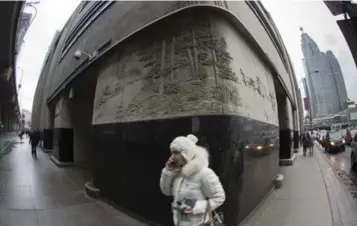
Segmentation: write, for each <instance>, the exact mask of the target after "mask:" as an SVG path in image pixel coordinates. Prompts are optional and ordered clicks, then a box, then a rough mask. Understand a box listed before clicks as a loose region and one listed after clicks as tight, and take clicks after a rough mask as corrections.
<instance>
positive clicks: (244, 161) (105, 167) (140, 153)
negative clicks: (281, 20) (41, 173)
mask: <svg viewBox="0 0 357 226" xmlns="http://www.w3.org/2000/svg"><path fill="white" fill-rule="evenodd" d="M297 92H298V89H297V82H296V78H295V76H294V72H293V69H292V64H291V61H290V58H289V56H288V54H287V51H286V48H285V46H284V44H283V42H282V39H281V37H280V35H279V33H278V31H277V28H276V27H275V25H274V23H273V21H272V19H271V17H270V15H269V13H268V12H266V10H265V9H264V7H263V5H262V4H261V3H260V2H248V1H247V2H231V1H214V2H213V1H199V2H198V1H185V2H173V1H162V2H147V1H143V2H123V1H119V2H103V1H97V2H82V3H81V4H80V5H79V6H78V8H77V9H76V10H75V12H74V13H73V14H72V16H71V17H70V19H69V20H68V21H67V23H66V25H65V26H64V28H63V30H62V32H61V35H60V37H59V39H58V42H57V43H56V47H55V48H54V49H53V51H52V52H51V53H50V54H49V58H48V61H47V63H46V64H45V65H44V67H43V70H42V73H41V76H40V79H39V82H38V85H37V89H36V94H35V98H34V106H35V105H36V107H34V109H33V119H32V121H33V127H34V128H38V129H40V130H41V131H42V132H43V134H44V136H43V137H44V140H43V142H44V146H46V147H47V148H48V149H51V148H52V149H53V154H52V160H53V161H54V162H55V163H56V164H57V165H59V166H61V165H68V164H72V163H74V164H76V165H79V166H86V167H88V168H90V169H91V172H92V176H93V183H92V187H95V188H96V189H98V190H96V191H99V194H100V196H102V197H104V198H106V199H107V200H111V201H112V202H113V203H115V204H116V205H118V206H119V207H120V209H121V210H124V211H127V212H130V213H132V214H133V216H135V217H137V218H139V219H142V220H143V221H149V222H155V223H158V224H161V225H172V214H171V210H170V198H167V197H164V196H163V195H162V194H161V192H160V189H159V178H160V173H161V170H162V168H163V167H164V164H165V162H166V160H167V158H168V157H169V155H170V153H169V144H170V142H171V141H172V140H173V139H174V138H175V137H176V136H179V135H185V134H189V133H193V134H195V135H196V136H197V137H198V138H199V144H200V145H202V146H204V147H206V148H207V149H208V150H209V152H210V155H211V163H210V165H211V167H212V168H213V170H214V171H215V172H216V173H217V174H218V175H219V177H220V180H221V181H222V184H223V186H224V189H225V191H226V195H227V199H226V202H225V203H224V206H223V207H222V210H223V212H224V218H225V221H226V223H227V225H238V223H239V222H241V221H242V220H243V219H244V218H245V217H246V216H247V215H248V214H249V213H250V212H251V211H252V210H253V209H254V208H255V207H256V206H257V204H258V203H259V202H260V201H261V200H262V198H263V197H264V196H265V195H266V194H267V193H268V192H269V190H270V189H271V188H272V186H273V180H274V178H275V177H276V175H277V173H278V172H279V165H289V164H292V157H293V154H294V149H297V148H298V145H299V142H298V141H299V140H298V136H299V131H300V128H302V125H300V124H301V123H299V122H300V119H299V117H300V116H299V109H298V108H299V106H301V103H299V101H301V98H298V96H299V94H298V93H297ZM153 204H155V208H152V207H153Z"/></svg>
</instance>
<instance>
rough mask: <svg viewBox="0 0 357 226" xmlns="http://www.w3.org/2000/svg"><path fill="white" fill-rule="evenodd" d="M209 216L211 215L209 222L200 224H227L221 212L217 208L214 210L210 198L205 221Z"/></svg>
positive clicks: (202, 225) (223, 225) (212, 225)
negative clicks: (220, 214)
mask: <svg viewBox="0 0 357 226" xmlns="http://www.w3.org/2000/svg"><path fill="white" fill-rule="evenodd" d="M207 216H208V217H209V220H208V222H205V223H202V224H200V226H225V224H224V223H223V221H222V219H221V217H220V216H219V214H218V213H217V212H216V211H215V210H212V208H211V204H210V203H209V200H208V199H207V206H206V212H205V215H204V216H203V221H206V218H207Z"/></svg>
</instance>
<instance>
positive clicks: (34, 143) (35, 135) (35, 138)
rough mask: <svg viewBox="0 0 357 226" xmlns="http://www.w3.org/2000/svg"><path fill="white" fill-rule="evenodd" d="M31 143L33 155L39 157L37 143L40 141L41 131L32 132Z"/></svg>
mask: <svg viewBox="0 0 357 226" xmlns="http://www.w3.org/2000/svg"><path fill="white" fill-rule="evenodd" d="M29 142H30V144H31V154H32V157H34V158H37V145H38V143H39V142H40V132H39V131H38V130H34V131H32V132H31V133H30V141H29Z"/></svg>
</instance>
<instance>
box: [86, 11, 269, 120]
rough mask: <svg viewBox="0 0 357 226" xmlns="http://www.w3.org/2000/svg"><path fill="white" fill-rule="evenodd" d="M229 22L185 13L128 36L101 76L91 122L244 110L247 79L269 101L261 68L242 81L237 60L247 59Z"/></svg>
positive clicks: (236, 112) (231, 112) (104, 66)
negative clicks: (234, 43) (234, 45)
mask: <svg viewBox="0 0 357 226" xmlns="http://www.w3.org/2000/svg"><path fill="white" fill-rule="evenodd" d="M227 24H228V22H226V21H224V20H219V19H218V18H216V17H213V16H209V15H192V14H181V16H175V17H172V18H168V19H165V20H164V21H160V22H159V24H156V25H155V27H150V28H148V29H147V30H146V31H143V32H140V33H139V34H137V35H136V36H135V37H132V38H130V39H129V40H127V41H125V43H123V45H122V46H120V47H119V48H118V50H117V52H116V53H115V54H114V55H113V56H112V58H111V59H110V60H108V62H107V63H106V64H105V65H103V68H102V70H101V72H100V75H99V77H98V82H97V88H96V97H95V103H94V112H93V124H102V123H113V122H127V121H138V120H150V119H159V118H171V117H179V116H192V115H209V114H236V115H240V114H241V113H240V112H241V111H242V109H243V108H244V107H247V106H248V105H246V106H244V105H243V103H242V99H241V96H240V95H241V91H240V88H241V87H245V85H244V84H245V83H244V82H247V84H250V87H253V86H254V89H255V91H254V92H256V93H259V92H260V93H262V92H263V91H264V95H266V99H267V101H268V98H269V92H271V90H270V89H269V88H267V87H270V86H267V85H266V84H265V83H266V81H265V80H266V78H265V77H264V76H267V75H264V73H263V74H262V75H261V76H262V77H260V78H259V79H258V81H257V80H255V79H256V78H255V76H256V73H255V72H248V71H246V72H245V73H246V74H247V76H248V77H247V79H248V80H247V81H242V76H243V75H242V70H240V67H239V66H237V65H243V64H242V63H243V62H239V61H236V60H235V59H234V56H233V54H232V51H233V50H234V51H240V50H239V49H238V50H237V49H231V47H230V46H229V43H227V40H229V39H232V38H231V37H229V35H231V34H232V32H230V34H229V35H227V33H226V31H225V30H228V29H232V28H231V27H229V25H227ZM222 27H227V28H226V29H225V30H224V29H223V28H222ZM233 33H234V32H233ZM234 35H236V36H239V34H238V33H236V34H234ZM238 41H241V42H242V40H239V39H238ZM243 42H244V41H243ZM246 48H249V47H246ZM233 64H236V65H235V66H234V65H233ZM263 72H264V70H263ZM243 73H244V72H243ZM251 76H253V77H251ZM253 78H254V79H253ZM262 78H263V79H264V80H263V79H262ZM252 79H253V81H251V80H252ZM253 83H254V84H253ZM249 89H252V88H249ZM252 92H253V91H252ZM261 99H263V98H261ZM269 103H270V102H269ZM248 107H250V105H249V106H248ZM264 110H265V109H263V110H262V112H261V114H262V115H264ZM267 111H268V110H267Z"/></svg>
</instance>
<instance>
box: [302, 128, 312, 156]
mask: <svg viewBox="0 0 357 226" xmlns="http://www.w3.org/2000/svg"><path fill="white" fill-rule="evenodd" d="M310 147H311V137H310V134H309V133H306V134H305V135H304V136H303V137H302V148H303V149H302V151H303V154H304V156H306V150H307V149H308V148H310Z"/></svg>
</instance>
